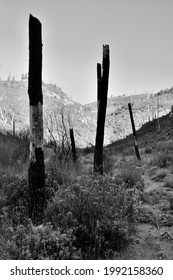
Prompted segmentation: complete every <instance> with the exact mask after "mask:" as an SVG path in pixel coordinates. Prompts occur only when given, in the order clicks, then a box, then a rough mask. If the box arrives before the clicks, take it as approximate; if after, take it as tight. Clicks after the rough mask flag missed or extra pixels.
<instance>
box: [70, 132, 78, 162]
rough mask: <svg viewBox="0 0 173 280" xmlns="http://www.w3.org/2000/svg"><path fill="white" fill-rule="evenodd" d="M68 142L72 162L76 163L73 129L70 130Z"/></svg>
mask: <svg viewBox="0 0 173 280" xmlns="http://www.w3.org/2000/svg"><path fill="white" fill-rule="evenodd" d="M70 141H71V149H72V157H73V162H76V160H77V156H76V147H75V140H74V133H73V128H70Z"/></svg>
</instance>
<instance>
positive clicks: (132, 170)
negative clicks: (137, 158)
mask: <svg viewBox="0 0 173 280" xmlns="http://www.w3.org/2000/svg"><path fill="white" fill-rule="evenodd" d="M117 179H119V180H120V181H122V182H124V184H125V187H126V188H133V187H135V186H136V187H137V188H138V189H140V190H141V191H142V190H143V188H144V184H143V181H142V178H141V174H140V170H139V169H137V168H136V167H135V166H132V165H130V164H124V165H123V166H122V167H121V169H120V170H119V172H118V174H117Z"/></svg>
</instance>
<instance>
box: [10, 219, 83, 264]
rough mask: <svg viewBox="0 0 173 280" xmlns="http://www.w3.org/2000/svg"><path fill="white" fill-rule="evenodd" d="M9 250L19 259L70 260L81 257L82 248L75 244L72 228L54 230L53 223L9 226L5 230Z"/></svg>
mask: <svg viewBox="0 0 173 280" xmlns="http://www.w3.org/2000/svg"><path fill="white" fill-rule="evenodd" d="M5 238H6V242H7V251H8V254H9V256H10V257H11V258H12V259H15V260H16V259H17V260H52V259H53V260H69V259H80V258H81V253H80V250H77V249H76V248H75V247H74V246H73V243H74V236H73V234H72V232H71V231H70V230H67V232H66V233H63V234H62V233H61V232H60V230H59V229H57V230H56V231H54V230H53V228H52V225H51V224H50V223H47V224H45V225H39V226H34V225H33V224H32V222H31V221H30V220H28V225H27V226H23V225H18V226H17V227H7V228H6V231H5Z"/></svg>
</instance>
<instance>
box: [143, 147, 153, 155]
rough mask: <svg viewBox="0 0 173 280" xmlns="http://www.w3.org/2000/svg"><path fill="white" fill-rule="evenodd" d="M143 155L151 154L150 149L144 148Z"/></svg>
mask: <svg viewBox="0 0 173 280" xmlns="http://www.w3.org/2000/svg"><path fill="white" fill-rule="evenodd" d="M144 153H145V154H151V153H152V148H151V147H146V148H145V149H144Z"/></svg>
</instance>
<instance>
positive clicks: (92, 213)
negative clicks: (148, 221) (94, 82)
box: [45, 176, 138, 259]
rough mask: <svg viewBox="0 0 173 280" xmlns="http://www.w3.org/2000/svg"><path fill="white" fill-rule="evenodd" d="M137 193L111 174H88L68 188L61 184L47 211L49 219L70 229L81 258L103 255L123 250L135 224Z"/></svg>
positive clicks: (101, 256) (47, 218)
mask: <svg viewBox="0 0 173 280" xmlns="http://www.w3.org/2000/svg"><path fill="white" fill-rule="evenodd" d="M137 197H138V192H137V190H136V189H135V188H134V190H129V189H127V188H126V187H125V184H124V183H123V182H121V183H119V184H117V182H116V180H115V179H112V178H111V177H109V176H97V177H94V176H93V177H85V178H83V179H82V180H81V181H80V182H79V183H74V184H71V185H69V186H68V187H67V188H64V187H63V186H61V187H59V189H58V190H57V192H56V195H55V197H54V198H53V199H52V200H51V201H50V202H49V203H48V206H47V209H46V211H45V216H46V221H50V222H51V223H52V224H53V226H54V228H56V227H60V228H62V229H63V230H64V232H65V231H66V230H67V229H69V228H71V229H72V230H73V234H74V236H75V237H76V240H75V242H74V245H75V246H76V247H77V248H78V249H81V250H82V258H84V259H91V258H94V259H98V258H104V257H105V256H106V254H107V252H108V251H110V250H117V251H118V250H121V249H122V248H123V247H124V246H125V245H126V244H127V242H128V240H129V239H128V235H129V234H130V231H131V229H132V227H133V226H132V225H134V222H135V218H136V216H135V215H136V214H135V204H136V202H137Z"/></svg>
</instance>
